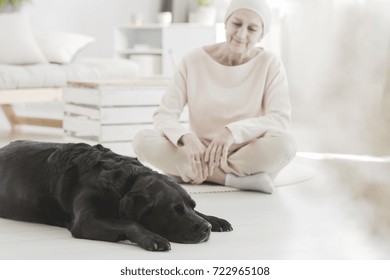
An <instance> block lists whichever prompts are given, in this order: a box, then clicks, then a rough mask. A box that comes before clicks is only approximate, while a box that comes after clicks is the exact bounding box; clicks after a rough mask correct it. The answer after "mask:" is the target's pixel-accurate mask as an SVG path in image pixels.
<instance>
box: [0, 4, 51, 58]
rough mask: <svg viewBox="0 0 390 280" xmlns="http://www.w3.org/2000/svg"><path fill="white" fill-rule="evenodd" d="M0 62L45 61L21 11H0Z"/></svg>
mask: <svg viewBox="0 0 390 280" xmlns="http://www.w3.org/2000/svg"><path fill="white" fill-rule="evenodd" d="M0 46H1V51H0V63H2V64H37V63H47V62H48V61H47V59H46V58H45V57H44V55H43V54H42V52H41V50H40V49H39V47H38V44H37V42H36V41H35V38H34V34H33V33H32V31H31V28H30V25H29V23H28V20H27V18H26V17H25V15H24V14H23V13H22V12H14V13H0Z"/></svg>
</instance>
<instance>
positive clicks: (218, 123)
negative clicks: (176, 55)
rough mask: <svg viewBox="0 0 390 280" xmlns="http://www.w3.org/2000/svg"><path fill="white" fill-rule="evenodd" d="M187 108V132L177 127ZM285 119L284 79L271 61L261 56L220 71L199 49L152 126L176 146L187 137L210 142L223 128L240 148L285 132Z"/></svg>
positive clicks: (171, 88) (183, 66) (186, 59)
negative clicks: (266, 135) (274, 132)
mask: <svg viewBox="0 0 390 280" xmlns="http://www.w3.org/2000/svg"><path fill="white" fill-rule="evenodd" d="M186 105H188V109H189V122H190V130H188V129H186V128H185V127H183V126H182V125H181V124H180V123H179V117H180V114H181V113H182V111H183V108H184V107H185V106H186ZM290 113H291V106H290V101H289V96H288V85H287V78H286V75H285V71H284V67H283V64H282V63H281V61H280V60H279V59H278V58H277V57H276V56H275V55H273V54H272V53H270V52H267V51H265V50H261V51H260V53H258V54H257V55H256V56H255V57H254V58H253V59H252V60H250V61H248V62H246V63H244V64H241V65H237V66H225V65H222V64H220V63H218V62H217V61H215V60H214V59H213V58H212V57H211V56H209V54H208V53H206V51H205V50H204V49H203V48H199V49H196V50H194V51H192V52H190V53H188V54H187V55H186V56H185V57H184V58H183V60H182V62H181V64H180V65H179V67H178V71H177V72H176V74H175V76H174V79H173V81H172V83H171V84H170V86H169V87H168V90H167V92H166V93H165V95H164V97H163V98H162V101H161V104H160V106H159V108H158V110H157V111H156V113H155V114H154V124H155V127H156V128H157V129H158V130H160V131H161V132H162V133H163V134H164V135H166V136H167V137H168V139H170V141H171V142H172V143H173V144H175V145H178V141H179V139H180V138H181V137H182V136H183V135H184V134H187V133H196V135H197V136H198V137H199V138H203V139H206V140H209V141H211V140H212V139H213V138H214V137H215V136H216V135H218V133H219V132H221V130H222V129H223V128H225V127H227V128H228V129H229V130H230V131H231V132H232V134H233V137H234V141H235V143H236V144H240V143H244V142H246V141H249V140H251V139H255V138H258V137H260V136H261V135H263V134H264V133H265V132H267V131H268V130H287V129H288V126H289V121H290Z"/></svg>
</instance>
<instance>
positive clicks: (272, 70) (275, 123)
mask: <svg viewBox="0 0 390 280" xmlns="http://www.w3.org/2000/svg"><path fill="white" fill-rule="evenodd" d="M259 94H261V93H259ZM259 106H262V111H263V112H264V114H263V115H262V116H260V117H256V118H248V119H243V120H239V121H236V122H232V123H230V124H228V125H227V126H226V127H227V128H228V129H229V130H230V131H231V132H232V134H233V137H234V140H235V143H237V144H240V143H244V142H247V141H250V140H252V139H255V138H258V137H260V136H261V135H263V134H264V133H266V132H267V131H269V130H287V129H288V127H289V123H290V118H291V105H290V99H289V93H288V83H287V77H286V74H285V70H284V67H283V64H282V63H281V62H280V61H275V60H274V63H273V64H271V65H270V67H269V70H268V75H267V80H266V84H265V89H264V94H263V100H262V104H261V105H260V104H259Z"/></svg>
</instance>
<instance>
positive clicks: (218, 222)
mask: <svg viewBox="0 0 390 280" xmlns="http://www.w3.org/2000/svg"><path fill="white" fill-rule="evenodd" d="M206 220H207V221H208V222H209V223H210V224H211V231H232V230H233V227H232V225H231V224H230V223H229V222H228V221H226V220H224V219H220V218H217V217H213V216H207V219H206Z"/></svg>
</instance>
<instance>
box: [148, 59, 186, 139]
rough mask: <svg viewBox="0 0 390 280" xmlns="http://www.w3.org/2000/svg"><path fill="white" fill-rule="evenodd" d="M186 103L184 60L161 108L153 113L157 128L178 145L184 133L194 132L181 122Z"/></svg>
mask: <svg viewBox="0 0 390 280" xmlns="http://www.w3.org/2000/svg"><path fill="white" fill-rule="evenodd" d="M186 104H187V88H186V70H185V64H184V61H183V62H182V63H181V64H180V65H179V68H178V70H177V71H176V73H175V75H174V77H173V80H172V82H171V83H170V85H169V86H168V89H167V91H166V93H165V94H164V96H163V98H162V100H161V102H160V105H159V108H158V109H157V111H156V112H155V113H154V115H153V122H154V126H155V127H156V129H157V130H159V131H161V132H162V133H163V134H164V135H165V136H166V137H167V138H168V139H169V140H170V141H171V142H172V143H173V144H174V145H176V146H177V145H178V141H179V139H180V138H181V137H182V136H183V135H185V134H188V133H192V132H191V131H190V130H188V129H187V128H185V127H183V126H182V125H181V124H180V122H179V118H180V115H181V113H182V112H183V109H184V107H185V106H186Z"/></svg>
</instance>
